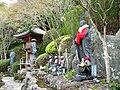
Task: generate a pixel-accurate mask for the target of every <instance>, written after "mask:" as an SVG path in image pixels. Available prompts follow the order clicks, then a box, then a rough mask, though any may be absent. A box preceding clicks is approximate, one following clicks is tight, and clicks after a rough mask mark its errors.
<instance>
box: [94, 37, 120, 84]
mask: <svg viewBox="0 0 120 90" xmlns="http://www.w3.org/2000/svg"><path fill="white" fill-rule="evenodd" d="M93 47H94V51H93V56H94V63H95V64H97V65H98V75H100V76H103V77H105V76H106V75H105V73H106V71H105V70H106V69H105V62H104V59H103V56H104V55H103V48H102V42H101V41H100V39H99V38H97V39H96V41H94V44H93ZM107 47H108V53H109V55H110V66H111V75H112V76H111V77H112V79H114V80H118V81H119V82H120V65H119V64H120V38H117V37H115V36H107Z"/></svg>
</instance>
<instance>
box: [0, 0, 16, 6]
mask: <svg viewBox="0 0 120 90" xmlns="http://www.w3.org/2000/svg"><path fill="white" fill-rule="evenodd" d="M17 1H18V0H0V2H5V3H7V4H8V5H9V4H13V3H16V2H17Z"/></svg>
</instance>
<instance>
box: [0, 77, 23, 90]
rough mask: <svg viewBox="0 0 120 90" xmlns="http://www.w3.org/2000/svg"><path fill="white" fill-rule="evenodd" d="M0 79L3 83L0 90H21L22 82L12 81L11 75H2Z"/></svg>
mask: <svg viewBox="0 0 120 90" xmlns="http://www.w3.org/2000/svg"><path fill="white" fill-rule="evenodd" d="M2 81H3V82H4V83H5V85H4V86H2V87H1V88H0V90H21V87H22V85H23V83H18V82H16V81H14V78H13V77H3V78H2Z"/></svg>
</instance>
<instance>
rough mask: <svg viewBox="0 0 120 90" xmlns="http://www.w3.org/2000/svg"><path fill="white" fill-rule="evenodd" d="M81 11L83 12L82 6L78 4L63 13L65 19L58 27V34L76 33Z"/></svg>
mask: <svg viewBox="0 0 120 90" xmlns="http://www.w3.org/2000/svg"><path fill="white" fill-rule="evenodd" d="M83 13H84V10H83V8H82V7H79V6H77V7H75V8H74V9H72V10H70V11H69V12H67V13H65V15H64V18H65V20H64V22H63V23H64V25H63V27H62V28H61V29H60V34H62V35H69V34H72V33H73V34H75V35H76V33H77V31H78V28H79V22H80V15H82V14H83ZM72 31H73V32H72Z"/></svg>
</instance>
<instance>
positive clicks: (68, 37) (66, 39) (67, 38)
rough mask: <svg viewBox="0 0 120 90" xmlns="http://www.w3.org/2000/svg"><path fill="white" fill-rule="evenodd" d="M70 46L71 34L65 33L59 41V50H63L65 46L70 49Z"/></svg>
mask: <svg viewBox="0 0 120 90" xmlns="http://www.w3.org/2000/svg"><path fill="white" fill-rule="evenodd" d="M71 46H72V37H71V35H65V36H64V38H63V39H62V40H61V41H60V44H59V51H60V52H64V51H65V48H67V50H68V51H70V48H71Z"/></svg>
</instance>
